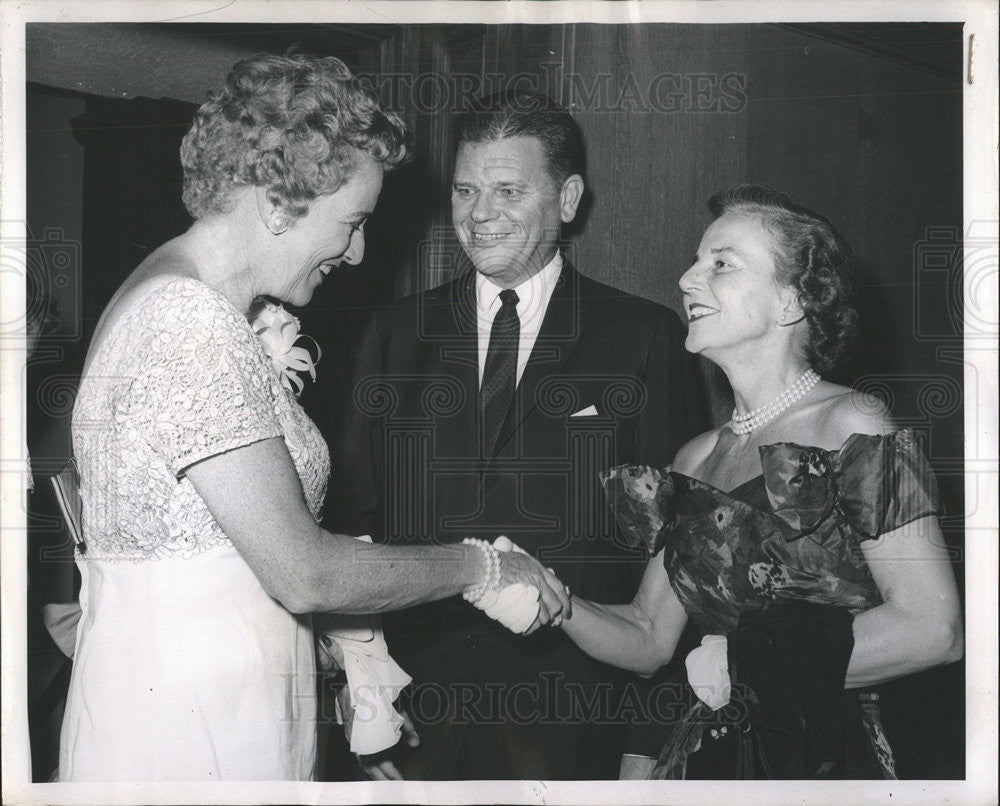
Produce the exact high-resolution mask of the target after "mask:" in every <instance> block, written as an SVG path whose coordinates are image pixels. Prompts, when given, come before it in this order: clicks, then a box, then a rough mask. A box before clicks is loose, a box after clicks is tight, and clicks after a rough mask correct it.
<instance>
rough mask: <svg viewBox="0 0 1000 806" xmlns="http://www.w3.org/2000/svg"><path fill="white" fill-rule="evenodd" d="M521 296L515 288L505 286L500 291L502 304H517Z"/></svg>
mask: <svg viewBox="0 0 1000 806" xmlns="http://www.w3.org/2000/svg"><path fill="white" fill-rule="evenodd" d="M520 301H521V298H520V297H519V296H518V295H517V292H516V291H515V290H514V289H513V288H505V289H504V290H503V291H501V292H500V303H501V304H502V305H517V303H518V302H520Z"/></svg>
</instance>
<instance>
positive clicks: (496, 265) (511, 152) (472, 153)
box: [451, 137, 583, 288]
mask: <svg viewBox="0 0 1000 806" xmlns="http://www.w3.org/2000/svg"><path fill="white" fill-rule="evenodd" d="M547 167H548V166H547V165H546V160H545V155H544V152H543V150H542V144H541V142H540V141H539V140H538V139H537V138H535V137H509V138H507V139H504V140H497V141H494V142H488V143H467V142H463V143H462V144H461V145H459V147H458V155H457V156H456V158H455V180H454V182H453V184H452V191H451V221H452V224H453V225H454V227H455V232H456V233H457V235H458V240H459V241H460V242H461V244H462V247H463V248H464V249H465V252H466V254H467V255H468V256H469V258H470V259H471V260H472V263H473V265H474V266H475V267H476V271H478V272H479V273H480V274H483V275H485V276H487V277H489V278H490V279H491V280H493V282H495V283H496V284H497V285H499V286H501V287H502V288H514V287H515V286H517V285H520V284H521V283H522V282H524V281H525V280H527V279H528V278H529V277H531V276H532V275H534V274H536V273H537V272H539V271H541V270H542V269H543V268H545V265H546V264H547V263H548V262H549V261H550V260H551V259H552V257H553V256H554V255H555V253H556V248H557V244H558V241H559V228H560V226H561V225H562V224H563V223H567V222H569V221H572V220H573V217H574V216H575V215H576V207H577V204H578V203H579V201H580V195H581V194H582V192H583V180H582V179H581V178H580V177H579V176H577V175H576V174H574V175H573V176H571V177H569V178H568V179H566V181H565V182H563V183H562V186H561V187H560V186H559V185H557V184H556V183H555V181H553V179H552V177H551V176H549V173H548V170H547Z"/></svg>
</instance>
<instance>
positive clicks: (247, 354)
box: [129, 280, 281, 476]
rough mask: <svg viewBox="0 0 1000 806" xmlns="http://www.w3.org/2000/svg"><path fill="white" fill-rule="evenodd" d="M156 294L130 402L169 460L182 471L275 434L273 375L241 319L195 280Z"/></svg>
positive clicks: (277, 432)
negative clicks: (151, 329)
mask: <svg viewBox="0 0 1000 806" xmlns="http://www.w3.org/2000/svg"><path fill="white" fill-rule="evenodd" d="M156 293H159V294H160V295H161V296H162V300H161V301H159V302H160V304H159V305H158V308H157V316H156V321H155V323H153V325H152V326H153V327H155V333H154V336H153V337H152V339H151V341H150V347H149V352H148V354H147V356H146V359H145V361H144V362H143V364H142V369H141V370H140V373H139V375H138V376H137V378H136V379H135V381H134V383H133V384H132V387H131V394H130V400H129V405H130V406H131V407H134V408H133V410H134V412H136V413H137V416H138V424H139V426H140V427H142V428H143V430H144V432H145V434H146V435H147V437H146V438H147V439H149V440H150V441H151V443H152V445H153V448H154V450H155V451H156V453H158V454H159V455H160V456H162V457H163V459H164V461H165V463H166V464H167V466H168V467H170V468H171V470H172V471H173V472H174V473H175V474H176V475H178V476H181V475H183V472H184V470H185V469H186V468H187V467H189V466H191V465H192V464H194V463H195V462H198V461H200V460H202V459H206V458H208V457H210V456H215V455H216V454H219V453H223V452H225V451H229V450H233V449H235V448H239V447H243V446H245V445H249V444H251V443H253V442H258V441H260V440H264V439H268V438H269V437H275V436H280V434H281V430H280V427H279V423H278V419H277V414H276V411H275V397H274V395H275V393H276V378H275V377H274V376H273V373H272V372H271V371H270V369H269V367H268V364H267V363H266V356H265V355H264V353H263V349H262V347H261V345H260V342H259V340H258V339H257V337H256V336H255V335H254V333H253V331H252V330H251V329H250V327H249V324H248V323H247V321H246V318H245V317H244V316H243V315H242V314H240V313H239V311H237V310H236V309H235V308H234V307H233V306H232V305H231V304H230V303H229V302H228V301H227V300H226V299H225V298H224V297H222V296H221V295H220V294H218V293H217V292H215V291H214V290H212V289H211V288H209V287H208V286H205V285H203V284H201V283H198V282H196V281H193V280H182V281H175V282H172V283H170V284H169V285H168V286H166V287H164V289H161V290H160V291H159V292H156ZM277 391H280V390H277Z"/></svg>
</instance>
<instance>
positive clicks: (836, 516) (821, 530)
mask: <svg viewBox="0 0 1000 806" xmlns="http://www.w3.org/2000/svg"><path fill="white" fill-rule="evenodd" d="M760 457H761V470H762V475H761V476H758V477H757V478H755V479H753V480H751V481H749V482H747V483H746V484H744V485H741V486H740V487H738V488H737V489H735V490H732V491H730V492H724V491H722V490H719V489H718V488H716V487H713V486H712V485H710V484H706V483H705V482H702V481H698V480H697V479H693V478H690V477H689V476H685V475H683V474H681V473H675V472H672V471H664V472H660V471H657V470H655V469H652V468H648V467H638V466H622V467H617V468H614V469H613V470H611V471H609V472H608V473H606V474H604V475H603V476H602V482H603V484H604V487H605V493H606V494H607V496H608V499H609V501H610V503H611V504H612V507H613V508H614V511H615V515H616V518H617V520H618V524H619V526H620V527H621V530H622V532H623V534H624V535H625V536H626V537H627V538H628V539H630V540H631V541H632V542H634V543H635V544H637V545H643V546H645V547H646V548H647V550H648V551H649V552H650V553H651V554H656V553H658V552H659V551H660V550H661V549H666V550H665V551H664V554H663V564H664V567H665V568H666V570H667V573H668V575H669V576H670V583H671V585H672V587H673V589H674V591H675V592H676V594H677V597H678V599H679V600H680V601H681V603H682V604H683V606H684V609H685V610H686V612H687V613H688V616H689V618H691V620H692V621H694V622H695V624H696V625H698V626H699V628H700V629H702V630H703V631H705V632H707V633H728V632H729V631H730V630H732V629H733V628H735V626H736V625H737V623H738V622H739V619H740V615H741V614H742V613H744V612H746V611H748V610H753V609H759V608H763V607H766V606H767V605H768V604H769V603H770V602H775V601H783V600H801V601H808V602H813V603H816V604H824V605H835V606H842V607H847V608H849V609H851V610H855V611H861V610H867V609H869V608H871V607H874V606H875V605H876V604H877V603H878V601H879V596H878V589H877V588H876V586H875V582H874V580H873V579H872V576H871V574H870V572H869V570H868V566H867V564H866V563H865V560H864V556H863V554H862V552H861V549H860V543H861V542H863V541H865V540H872V539H876V538H878V537H879V536H880V535H882V534H884V533H886V532H890V531H892V530H894V529H898V528H899V527H901V526H904V525H906V524H907V523H910V522H912V521H915V520H917V519H919V518H922V517H925V516H928V515H934V514H937V513H938V511H939V504H938V492H937V484H936V481H935V479H934V475H933V472H932V471H931V470H930V467H929V466H928V464H927V461H926V459H924V457H923V455H922V453H921V452H920V450H919V448H918V446H917V445H916V442H915V440H914V438H913V435H912V433H911V432H910V431H907V430H902V431H897V432H894V433H891V434H886V435H868V434H854V435H852V436H851V437H850V438H849V439H848V440H847V441H846V442H845V443H844V445H843V446H842V447H841V448H840V450H837V451H827V450H823V449H820V448H814V447H809V446H804V445H797V444H795V443H790V442H783V443H777V444H774V445H768V446H765V447H762V448H761V449H760Z"/></svg>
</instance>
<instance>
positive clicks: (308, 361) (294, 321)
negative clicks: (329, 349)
mask: <svg viewBox="0 0 1000 806" xmlns="http://www.w3.org/2000/svg"><path fill="white" fill-rule="evenodd" d="M251 327H252V328H253V330H254V333H256V334H257V336H258V338H260V341H261V344H263V346H264V352H265V353H266V354H267V357H268V358H270V359H271V366H272V367H274V371H275V372H276V373H277V374H278V377H279V378H281V385H282V386H284V387H285V388H286V389H287V390H288V391H289V392H292V393H293V394H294V395H295V396H296V397H298V396H299V395H300V394H302V389H303V387H304V386H305V384H304V383H303V381H302V379H301V378H300V377H299V376H298V373H299V372H301V371H302V370H306V371H307V372H308V373H309V377H310V378H312V379H313V380H314V381H315V380H316V364H317V363H319V359H320V357H321V355H322V354H321V352H320V349H319V345H318V344H316V340H315V339H313V338H311V337H309V336H301V335H299V329H300V328H301V327H302V325H301V323H300V322H299V320H298V317H295V316H292V315H291V314H290V313H289V312H288V311H286V310H285V309H284V308H283V307H281V306H280V305H277V304H275V303H273V302H267V303H265V304H264V307H263V308H262V309H261V311H260V313H258V314H257V316H256V317H254V320H253V323H252V324H251ZM299 339H309V340H310V341H311V342H312V343H313V344H314V345H315V346H316V358H315V359H313V357H312V356H311V355H310V354H309V351H308V350H307V349H306V348H305V347H296V346H295V342H296V341H298V340H299Z"/></svg>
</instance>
